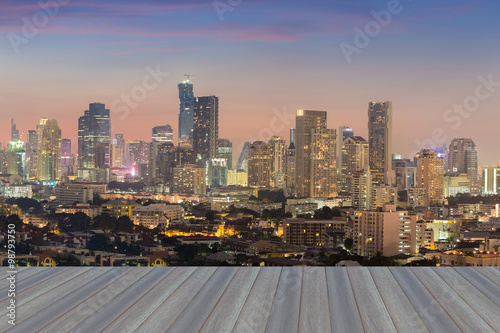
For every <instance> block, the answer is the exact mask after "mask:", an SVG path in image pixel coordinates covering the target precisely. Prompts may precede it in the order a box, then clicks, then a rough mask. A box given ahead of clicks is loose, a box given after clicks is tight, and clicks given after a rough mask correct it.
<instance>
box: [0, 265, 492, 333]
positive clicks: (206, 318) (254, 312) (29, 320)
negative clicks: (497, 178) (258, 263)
mask: <svg viewBox="0 0 500 333" xmlns="http://www.w3.org/2000/svg"><path fill="white" fill-rule="evenodd" d="M7 270H8V268H0V276H3V277H4V280H3V281H1V283H0V304H2V307H3V308H0V314H3V317H4V320H2V321H0V332H22V333H25V332H38V333H48V332H58V333H59V332H63V333H64V332H72V333H73V332H76V333H79V332H80V333H86V332H96V333H97V332H106V333H109V332H117V333H118V332H119V333H128V332H130V333H131V332H235V333H240V332H241V333H246V332H273V333H274V332H284V333H290V332H292V333H293V332H326V333H328V332H335V333H336V332H341V333H344V332H356V333H357V332H439V333H442V332H460V331H463V332H500V321H499V320H498V314H499V313H500V280H499V277H500V270H499V269H498V268H496V267H484V268H481V267H480V268H475V267H457V268H452V267H389V268H388V267H347V268H346V267H326V268H325V267H251V268H250V267H155V268H153V267H149V268H146V267H142V268H126V267H120V268H118V267H116V268H111V267H85V268H84V267H69V268H22V269H19V270H18V276H19V277H20V278H19V280H18V281H17V285H16V288H17V289H16V304H17V308H16V315H17V321H16V325H15V326H11V325H9V324H8V323H7V320H6V318H7V317H6V313H7V309H6V304H8V302H9V301H10V299H9V297H7V292H8V285H7V280H6V277H7V276H8V274H7V273H6V272H7ZM21 275H22V278H21Z"/></svg>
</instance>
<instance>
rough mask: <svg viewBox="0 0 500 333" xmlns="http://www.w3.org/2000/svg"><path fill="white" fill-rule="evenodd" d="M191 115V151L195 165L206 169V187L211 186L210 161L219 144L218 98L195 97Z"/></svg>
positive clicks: (213, 157)
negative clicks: (193, 153)
mask: <svg viewBox="0 0 500 333" xmlns="http://www.w3.org/2000/svg"><path fill="white" fill-rule="evenodd" d="M193 115H194V120H193V149H194V152H195V154H196V163H197V164H198V165H199V166H200V167H205V168H206V169H207V172H206V175H207V185H208V186H211V185H212V176H213V175H212V170H213V168H212V166H213V163H214V162H213V161H212V160H213V159H215V158H217V148H218V142H219V98H218V97H216V96H204V97H196V99H195V102H194V111H193ZM216 164H217V163H216ZM217 165H218V164H217Z"/></svg>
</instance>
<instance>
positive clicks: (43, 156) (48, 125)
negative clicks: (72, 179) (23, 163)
mask: <svg viewBox="0 0 500 333" xmlns="http://www.w3.org/2000/svg"><path fill="white" fill-rule="evenodd" d="M40 124H43V126H40V128H39V129H40V132H39V136H38V142H39V146H38V158H37V160H38V166H37V179H38V180H60V179H61V129H60V128H59V125H58V124H57V120H55V119H54V120H47V119H45V118H43V119H42V121H41V122H40Z"/></svg>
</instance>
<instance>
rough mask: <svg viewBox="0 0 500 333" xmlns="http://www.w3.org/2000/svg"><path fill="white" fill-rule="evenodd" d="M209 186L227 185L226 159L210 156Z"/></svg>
mask: <svg viewBox="0 0 500 333" xmlns="http://www.w3.org/2000/svg"><path fill="white" fill-rule="evenodd" d="M209 163H210V168H209V169H210V170H211V173H212V176H211V184H210V186H211V187H220V186H226V185H227V171H228V167H227V160H226V159H225V158H212V159H211V160H210V162H209Z"/></svg>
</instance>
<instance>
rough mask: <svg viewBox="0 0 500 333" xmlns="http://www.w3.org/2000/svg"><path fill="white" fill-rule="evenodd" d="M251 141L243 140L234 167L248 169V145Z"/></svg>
mask: <svg viewBox="0 0 500 333" xmlns="http://www.w3.org/2000/svg"><path fill="white" fill-rule="evenodd" d="M251 144H252V143H251V142H245V143H244V144H243V147H242V148H241V153H240V156H239V157H238V164H237V165H236V168H235V169H240V170H245V171H248V147H250V145H251Z"/></svg>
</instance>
